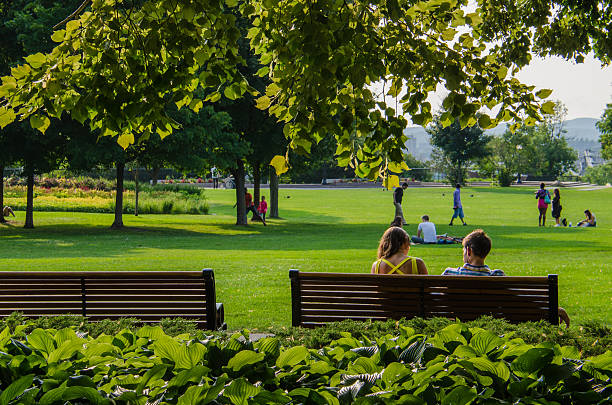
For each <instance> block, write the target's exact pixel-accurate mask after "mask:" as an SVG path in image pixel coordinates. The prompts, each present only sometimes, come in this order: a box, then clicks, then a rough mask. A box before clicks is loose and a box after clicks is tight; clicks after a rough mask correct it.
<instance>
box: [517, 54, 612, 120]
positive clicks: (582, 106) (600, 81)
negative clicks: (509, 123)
mask: <svg viewBox="0 0 612 405" xmlns="http://www.w3.org/2000/svg"><path fill="white" fill-rule="evenodd" d="M517 77H518V79H519V80H520V81H521V82H523V83H525V84H531V85H535V86H536V87H537V88H544V89H551V90H553V93H552V95H551V96H550V97H549V99H550V100H561V101H562V102H563V104H565V105H566V106H567V118H566V119H568V120H571V119H574V118H601V115H602V114H603V112H604V110H605V108H606V104H608V103H612V66H607V67H605V68H602V67H601V64H600V63H599V62H598V61H597V60H596V59H595V58H593V57H592V56H589V57H587V58H585V61H584V63H580V64H576V63H573V62H568V61H566V60H564V59H562V58H558V57H549V58H546V59H542V58H534V59H533V60H532V61H531V63H530V64H529V66H527V67H525V68H524V69H523V70H522V71H521V72H519V74H518V75H517Z"/></svg>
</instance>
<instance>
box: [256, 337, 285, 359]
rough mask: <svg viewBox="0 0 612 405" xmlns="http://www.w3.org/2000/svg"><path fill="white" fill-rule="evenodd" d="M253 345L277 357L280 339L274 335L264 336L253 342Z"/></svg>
mask: <svg viewBox="0 0 612 405" xmlns="http://www.w3.org/2000/svg"><path fill="white" fill-rule="evenodd" d="M255 347H256V348H257V349H259V351H261V352H263V353H265V354H266V355H269V356H272V357H274V358H277V357H278V355H279V354H280V341H279V340H278V339H277V338H275V337H266V338H263V339H259V340H258V341H257V342H256V343H255Z"/></svg>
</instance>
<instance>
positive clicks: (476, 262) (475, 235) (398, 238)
mask: <svg viewBox="0 0 612 405" xmlns="http://www.w3.org/2000/svg"><path fill="white" fill-rule="evenodd" d="M424 217H426V215H425V216H424ZM409 250H410V236H408V233H407V232H406V231H404V230H403V229H402V228H400V227H391V228H389V229H387V231H386V232H385V233H384V234H383V236H382V238H381V239H380V244H379V245H378V260H376V261H375V262H374V263H372V273H374V274H429V273H428V272H427V266H426V265H425V262H423V260H422V259H420V258H418V257H411V256H408V252H409ZM490 250H491V238H489V236H488V235H487V234H486V233H485V232H484V231H483V230H482V229H476V230H475V231H473V232H472V233H470V234H469V235H468V236H466V237H465V238H463V262H464V264H463V266H461V267H458V268H451V267H449V268H447V269H446V270H444V273H443V275H465V276H505V274H504V272H503V271H502V270H491V269H489V266H487V265H486V264H485V263H484V261H485V258H486V257H487V255H488V254H489V251H490Z"/></svg>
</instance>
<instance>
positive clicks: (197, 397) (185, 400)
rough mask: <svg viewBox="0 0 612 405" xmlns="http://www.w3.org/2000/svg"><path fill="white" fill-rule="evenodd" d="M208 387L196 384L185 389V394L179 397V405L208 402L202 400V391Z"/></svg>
mask: <svg viewBox="0 0 612 405" xmlns="http://www.w3.org/2000/svg"><path fill="white" fill-rule="evenodd" d="M205 389H206V387H204V386H201V385H194V386H191V387H189V388H187V390H186V391H185V393H184V394H183V395H181V396H180V397H179V399H178V403H177V405H193V404H200V403H206V402H201V400H202V392H203V391H204V390H205Z"/></svg>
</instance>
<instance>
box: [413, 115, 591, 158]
mask: <svg viewBox="0 0 612 405" xmlns="http://www.w3.org/2000/svg"><path fill="white" fill-rule="evenodd" d="M597 121H598V120H597V119H595V118H575V119H573V120H567V121H565V123H564V129H565V131H566V132H565V137H566V138H567V140H568V143H569V145H570V146H571V147H572V148H574V149H577V150H578V151H579V152H582V151H584V150H586V149H591V150H596V151H598V150H599V148H600V145H599V135H600V134H599V131H598V130H597V127H596V126H595V124H596V123H597ZM506 128H507V125H506V124H501V125H498V126H496V127H495V128H492V129H488V130H486V131H485V132H486V133H487V134H490V135H494V136H499V135H501V134H503V133H504V132H505V131H506ZM404 134H406V136H408V137H409V138H410V140H408V142H406V148H407V149H408V151H409V153H410V154H412V155H413V156H414V157H416V158H417V159H419V160H428V159H429V158H430V156H431V150H432V147H431V145H430V143H429V138H430V136H429V135H428V134H427V132H425V129H424V128H423V127H409V128H406V129H405V130H404Z"/></svg>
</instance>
